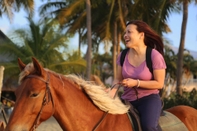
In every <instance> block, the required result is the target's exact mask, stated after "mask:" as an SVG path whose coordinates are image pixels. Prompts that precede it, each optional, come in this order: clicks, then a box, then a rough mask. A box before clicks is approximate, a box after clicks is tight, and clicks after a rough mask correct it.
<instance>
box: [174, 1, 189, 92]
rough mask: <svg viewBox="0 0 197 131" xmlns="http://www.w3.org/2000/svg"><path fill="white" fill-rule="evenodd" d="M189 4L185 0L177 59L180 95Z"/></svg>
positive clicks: (178, 90) (183, 2)
mask: <svg viewBox="0 0 197 131" xmlns="http://www.w3.org/2000/svg"><path fill="white" fill-rule="evenodd" d="M188 4H189V0H183V1H182V5H183V21H182V27H181V38H180V45H179V51H178V59H177V87H176V89H177V93H178V94H179V95H182V89H181V80H182V72H183V71H182V70H183V51H184V46H185V34H186V26H187V20H188Z"/></svg>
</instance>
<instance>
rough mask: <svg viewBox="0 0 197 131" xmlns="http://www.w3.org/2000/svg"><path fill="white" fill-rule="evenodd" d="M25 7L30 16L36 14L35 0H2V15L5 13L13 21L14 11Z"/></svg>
mask: <svg viewBox="0 0 197 131" xmlns="http://www.w3.org/2000/svg"><path fill="white" fill-rule="evenodd" d="M21 8H24V9H25V10H26V12H27V13H28V14H29V16H30V17H32V16H33V14H34V0H1V1H0V16H2V14H5V15H7V16H8V18H9V20H10V21H12V19H13V15H14V12H19V11H20V9H21Z"/></svg>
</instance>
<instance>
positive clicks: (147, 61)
mask: <svg viewBox="0 0 197 131" xmlns="http://www.w3.org/2000/svg"><path fill="white" fill-rule="evenodd" d="M128 50H129V48H126V49H124V50H123V51H122V53H121V56H120V65H121V66H123V63H124V60H125V56H126V54H127V52H128ZM151 52H152V48H151V47H148V46H147V48H146V64H147V66H148V68H149V70H150V72H151V73H152V74H153V67H152V59H151Z"/></svg>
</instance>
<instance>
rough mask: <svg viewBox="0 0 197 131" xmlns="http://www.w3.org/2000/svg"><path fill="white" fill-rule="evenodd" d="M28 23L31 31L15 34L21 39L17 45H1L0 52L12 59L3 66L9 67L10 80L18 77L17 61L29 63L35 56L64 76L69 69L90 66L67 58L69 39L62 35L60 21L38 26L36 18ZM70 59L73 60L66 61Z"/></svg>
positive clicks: (47, 66)
mask: <svg viewBox="0 0 197 131" xmlns="http://www.w3.org/2000/svg"><path fill="white" fill-rule="evenodd" d="M28 20H29V27H30V30H27V29H19V30H16V31H15V34H17V36H16V37H15V39H13V41H14V42H15V43H11V42H9V43H7V42H5V43H2V44H0V53H1V54H2V53H6V54H9V55H10V56H12V57H11V58H12V59H11V60H10V61H8V62H4V63H1V65H4V66H5V69H6V70H5V74H7V75H9V76H10V78H9V79H11V77H14V78H16V76H17V75H18V73H19V70H18V66H17V58H21V59H22V60H23V61H24V62H25V63H29V62H31V58H32V57H36V58H37V59H38V60H39V61H40V62H41V63H42V64H43V66H44V67H46V68H49V69H51V70H53V71H56V72H59V73H62V74H66V73H68V72H71V71H68V70H66V68H67V67H70V66H72V69H73V70H74V69H75V68H79V67H80V66H81V67H85V66H86V63H85V61H84V60H83V59H82V58H80V57H78V58H76V59H70V58H71V57H68V55H66V53H65V52H66V49H67V44H66V42H67V39H66V37H65V36H64V35H62V34H61V33H59V30H58V25H57V22H56V21H49V22H48V23H46V24H35V23H34V22H33V21H32V19H28ZM18 36H19V37H18ZM59 50H64V51H65V52H60V51H59ZM68 58H69V59H70V60H72V61H66V59H68ZM81 69H82V68H81ZM82 70H84V69H82ZM74 73H76V72H74Z"/></svg>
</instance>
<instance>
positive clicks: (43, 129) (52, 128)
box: [0, 113, 63, 131]
mask: <svg viewBox="0 0 197 131" xmlns="http://www.w3.org/2000/svg"><path fill="white" fill-rule="evenodd" d="M7 120H9V116H8V115H7ZM0 121H4V122H5V120H4V118H3V114H2V113H0ZM36 131H63V130H62V129H61V127H60V126H59V124H58V123H57V121H56V120H55V119H54V118H53V117H51V118H49V119H48V120H47V121H45V122H43V123H41V125H39V126H38V128H37V129H36Z"/></svg>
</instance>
